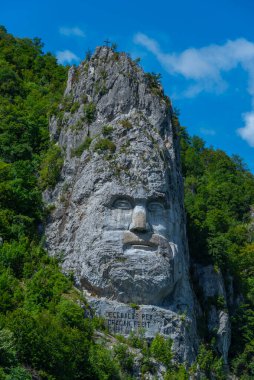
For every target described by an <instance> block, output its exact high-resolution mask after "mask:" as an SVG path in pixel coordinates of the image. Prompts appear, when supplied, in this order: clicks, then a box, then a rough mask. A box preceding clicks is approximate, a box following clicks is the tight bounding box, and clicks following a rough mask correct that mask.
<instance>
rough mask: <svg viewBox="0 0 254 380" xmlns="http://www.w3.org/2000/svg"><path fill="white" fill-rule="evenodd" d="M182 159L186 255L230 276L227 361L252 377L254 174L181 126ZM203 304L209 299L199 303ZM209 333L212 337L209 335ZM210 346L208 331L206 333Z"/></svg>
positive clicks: (249, 377) (253, 360) (253, 363)
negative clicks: (229, 338) (186, 234)
mask: <svg viewBox="0 0 254 380" xmlns="http://www.w3.org/2000/svg"><path fill="white" fill-rule="evenodd" d="M181 161H182V171H183V176H184V182H185V207H186V211H187V228H188V231H187V232H188V240H189V248H190V255H191V258H192V260H193V261H194V262H201V263H203V264H213V265H214V266H215V269H217V270H218V269H220V270H221V271H222V273H223V275H224V279H227V278H230V276H232V275H233V278H234V283H233V285H234V302H233V304H228V305H227V304H226V300H217V302H221V303H225V304H224V305H222V306H223V307H228V308H229V313H230V315H231V323H232V345H231V352H230V356H231V362H232V366H233V369H234V372H235V373H236V374H237V375H238V376H242V377H241V378H242V379H251V378H253V377H254V329H253V327H254V277H253V275H254V219H253V206H252V205H254V176H253V175H252V174H251V173H250V172H249V171H248V170H247V169H246V167H245V165H244V163H243V162H242V160H241V159H240V158H239V157H238V156H233V157H231V158H230V157H229V156H228V155H227V154H226V153H225V152H223V151H221V150H216V149H213V148H212V147H210V148H207V147H206V146H205V143H204V141H203V140H202V139H200V138H199V137H197V136H194V137H190V136H189V135H188V133H187V132H186V129H185V128H181ZM203 306H204V307H207V306H208V305H203ZM209 338H210V340H209ZM205 339H206V340H207V342H208V343H210V345H211V346H212V340H211V337H205Z"/></svg>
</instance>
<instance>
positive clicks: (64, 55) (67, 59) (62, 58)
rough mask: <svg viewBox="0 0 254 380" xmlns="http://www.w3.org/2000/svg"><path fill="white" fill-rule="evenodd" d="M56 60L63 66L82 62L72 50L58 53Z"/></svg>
mask: <svg viewBox="0 0 254 380" xmlns="http://www.w3.org/2000/svg"><path fill="white" fill-rule="evenodd" d="M56 58H57V60H58V62H59V63H61V64H63V63H71V62H73V61H79V60H80V58H79V57H78V56H77V55H76V54H74V53H73V52H72V51H70V50H64V51H57V52H56Z"/></svg>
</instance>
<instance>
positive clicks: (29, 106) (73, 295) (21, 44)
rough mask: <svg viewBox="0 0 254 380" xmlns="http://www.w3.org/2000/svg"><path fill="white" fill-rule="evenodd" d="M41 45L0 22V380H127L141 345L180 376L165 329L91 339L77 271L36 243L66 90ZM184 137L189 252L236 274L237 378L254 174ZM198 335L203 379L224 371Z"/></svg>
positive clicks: (249, 274) (243, 368)
mask: <svg viewBox="0 0 254 380" xmlns="http://www.w3.org/2000/svg"><path fill="white" fill-rule="evenodd" d="M42 48H43V45H42V43H41V41H40V40H39V39H37V38H35V39H33V40H31V39H27V38H23V39H20V38H15V37H13V36H12V35H11V34H8V33H7V31H6V29H5V28H4V27H0V379H3V380H12V379H15V380H28V379H32V378H33V379H49V380H54V379H59V380H60V379H61V380H65V379H66V380H70V379H103V380H104V379H105V380H106V379H131V378H133V377H131V376H132V367H133V361H134V359H133V357H132V355H131V354H130V353H129V351H128V347H129V346H130V345H131V346H132V347H134V348H136V349H139V350H141V351H142V353H143V359H142V360H143V362H142V371H143V372H144V373H145V372H146V371H152V368H153V365H152V364H151V360H150V359H151V357H154V358H155V359H156V360H157V361H158V362H161V363H162V364H164V365H165V368H166V369H167V374H166V375H165V379H179V380H180V379H187V378H188V375H187V373H186V370H185V369H184V368H183V367H182V366H180V367H179V368H176V367H174V366H173V364H172V362H171V359H172V353H171V343H170V341H168V342H166V341H165V340H163V339H162V338H161V337H157V338H155V340H154V342H153V343H152V345H151V347H148V346H147V344H146V343H145V342H144V340H143V339H142V337H135V336H133V337H131V338H130V340H129V341H121V342H119V344H118V345H117V346H116V347H115V349H114V350H113V351H110V350H108V349H107V348H106V347H105V345H104V343H103V342H98V340H97V342H96V339H95V335H96V334H95V331H98V330H103V328H104V327H103V323H102V321H100V320H99V319H98V318H95V317H94V318H91V316H92V311H91V310H90V309H89V307H88V306H87V305H86V301H85V300H84V299H83V298H82V296H81V295H80V293H79V292H78V291H77V290H76V289H75V288H74V287H73V284H72V278H68V277H66V276H64V275H63V274H62V273H61V271H60V270H59V266H58V264H59V263H58V262H57V260H55V259H53V258H49V257H48V256H47V253H46V251H45V250H44V248H43V224H44V223H45V218H46V216H47V210H45V208H44V206H43V202H42V189H43V188H45V186H53V185H54V183H55V181H56V180H57V179H58V175H59V169H60V167H61V163H62V158H61V152H60V151H58V150H57V149H53V148H52V146H51V144H50V140H49V132H48V120H49V118H50V115H51V114H53V113H54V112H55V111H56V107H57V104H58V103H59V101H60V99H61V98H62V94H63V90H64V87H65V83H66V77H67V68H66V67H63V66H61V65H59V64H57V62H56V59H55V57H54V56H53V55H51V54H50V53H46V54H45V53H43V50H42ZM174 122H175V123H177V118H175V120H174ZM180 134H181V151H182V166H183V175H184V178H185V203H186V209H187V214H188V236H189V244H190V252H191V256H192V258H193V260H195V261H201V262H205V263H213V265H215V267H218V268H221V269H222V271H223V272H224V273H225V274H227V273H230V274H232V275H233V276H234V279H235V280H234V290H235V294H237V295H238V302H235V304H234V305H232V308H231V310H230V313H231V315H232V323H233V332H234V336H233V342H232V350H231V366H232V371H233V372H234V373H235V374H237V375H238V376H239V378H241V379H245V380H246V379H251V378H253V376H254V363H253V356H254V312H253V304H254V279H253V274H254V242H253V235H254V234H253V230H254V222H253V221H251V205H252V204H254V178H253V176H252V174H251V173H249V172H248V170H246V168H245V167H244V164H243V163H242V161H241V160H240V159H239V158H238V157H233V158H230V157H228V156H227V155H226V154H225V153H224V152H222V151H219V150H214V149H213V148H206V147H205V144H204V142H203V141H202V140H201V139H199V138H198V137H193V138H191V137H190V136H189V135H188V133H187V132H186V130H185V129H183V128H182V129H181V130H180ZM49 168H50V170H49ZM204 306H205V305H204ZM84 317H87V318H84ZM203 339H204V342H205V344H204V345H203V346H202V347H201V350H200V354H199V356H198V363H199V368H201V370H202V371H203V373H204V377H203V378H204V379H205V378H210V377H211V374H214V375H215V376H216V378H218V379H223V378H224V374H223V366H222V364H221V362H220V361H219V358H217V356H216V351H215V349H214V348H213V341H212V339H210V337H207V336H204V337H203ZM195 368H196V367H195V365H194V366H193V368H192V369H190V372H195ZM205 376H206V377H205Z"/></svg>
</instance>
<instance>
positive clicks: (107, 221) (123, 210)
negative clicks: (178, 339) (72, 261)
mask: <svg viewBox="0 0 254 380" xmlns="http://www.w3.org/2000/svg"><path fill="white" fill-rule="evenodd" d="M117 190H118V191H117V192H116V184H114V186H112V184H111V183H106V184H104V186H103V187H102V188H101V189H100V190H99V191H98V192H96V193H94V194H93V195H92V197H91V199H90V200H88V209H87V212H86V213H85V215H84V216H83V218H82V220H81V221H80V227H79V228H78V230H77V231H76V240H77V241H79V242H80V250H81V252H80V256H81V257H82V264H81V265H82V266H81V273H80V281H81V284H82V285H83V286H84V287H87V288H88V289H90V290H91V291H92V292H93V293H95V294H98V295H100V296H107V297H110V298H111V297H113V298H114V299H117V300H119V301H122V302H136V303H143V304H157V305H158V304H161V303H162V302H163V300H164V299H165V298H166V297H167V296H168V295H169V294H170V293H171V292H172V290H173V288H174V285H175V283H176V282H177V280H179V278H180V276H181V273H179V270H178V272H176V273H175V268H174V261H176V262H179V259H180V257H177V256H178V255H179V253H178V251H177V246H176V244H174V243H173V242H172V240H173V239H172V237H171V236H170V235H171V233H170V231H171V229H170V224H171V223H173V221H172V220H170V219H172V218H170V210H169V207H170V206H169V204H168V203H167V199H166V196H165V195H164V196H163V194H162V193H158V192H157V193H156V192H153V193H152V192H147V191H146V190H144V189H142V188H140V187H138V188H136V189H135V188H132V189H128V187H127V188H125V189H122V191H120V190H121V188H120V186H119V187H118V188H117ZM146 193H147V194H146ZM152 194H153V195H152ZM89 204H90V207H89ZM91 226H92V228H91ZM88 231H89V233H88ZM84 232H85V233H84ZM82 234H83V237H82V236H81V235H82ZM170 238H171V239H170Z"/></svg>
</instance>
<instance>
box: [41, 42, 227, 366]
mask: <svg viewBox="0 0 254 380" xmlns="http://www.w3.org/2000/svg"><path fill="white" fill-rule="evenodd" d="M172 116H173V113H172V107H171V104H170V101H169V99H168V98H167V97H165V96H164V94H163V90H162V88H161V87H160V85H159V84H158V82H157V80H156V77H155V76H153V75H147V74H145V73H144V72H143V70H142V69H141V68H140V67H139V66H138V65H137V64H136V63H135V62H133V61H132V60H131V59H130V58H129V57H128V55H126V54H124V53H116V52H114V51H112V49H110V48H107V47H100V48H97V49H96V51H95V54H94V55H93V56H92V57H91V59H89V60H87V61H85V62H82V63H81V64H80V66H79V67H77V68H74V67H73V68H71V69H70V71H69V77H68V83H67V88H66V91H65V97H64V100H63V102H62V104H61V105H60V106H59V112H58V115H56V116H55V117H53V118H52V120H51V123H50V131H51V136H52V139H53V140H54V141H55V142H56V144H58V145H59V146H60V147H61V149H62V151H63V154H64V165H63V169H62V173H61V181H60V182H59V183H58V184H57V186H56V187H55V189H54V190H52V191H47V192H45V201H46V202H47V203H48V204H49V205H51V206H52V207H51V208H52V209H53V208H54V210H53V211H52V213H51V217H50V220H49V222H48V224H47V227H46V244H47V248H48V251H49V253H50V254H51V255H56V256H61V259H62V263H63V264H62V265H63V270H64V271H65V272H66V273H73V275H74V278H75V283H76V286H78V287H79V288H80V289H82V290H83V291H84V292H85V293H86V295H87V297H88V300H89V302H90V304H91V305H92V306H93V307H94V309H95V310H96V312H97V314H98V315H101V316H103V317H104V318H105V319H106V322H107V324H108V327H109V330H110V331H111V332H113V333H121V334H123V335H127V334H128V333H129V332H130V330H138V329H140V328H143V329H144V330H145V335H146V337H147V338H151V337H154V336H155V335H156V333H158V332H159V333H161V334H164V335H165V336H168V337H171V338H172V339H173V341H174V346H173V348H174V351H175V355H176V358H177V360H179V361H180V362H187V363H191V362H193V360H194V359H195V357H196V355H197V350H198V334H197V327H196V319H195V303H194V297H193V291H192V287H191V284H190V279H189V256H188V247H187V239H186V231H185V212H184V207H183V183H182V177H181V174H180V170H179V168H180V165H179V148H178V138H177V131H175V130H174V125H173V123H172ZM203 285H204V287H206V286H207V287H208V288H209V285H208V284H206V283H204V284H203ZM219 286H220V284H219V283H218V287H219ZM218 318H219V320H220V321H221V322H218V323H217V325H218V327H219V328H220V329H221V331H222V330H223V326H224V325H225V324H226V323H227V322H225V321H224V320H225V318H224V317H222V316H221V317H220V316H218ZM222 320H223V321H224V322H223V321H222ZM223 323H224V325H223ZM222 335H223V333H222V334H221V336H222ZM223 345H226V343H225V342H224V341H223V342H222V346H223ZM224 351H225V352H226V348H225V349H224Z"/></svg>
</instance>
